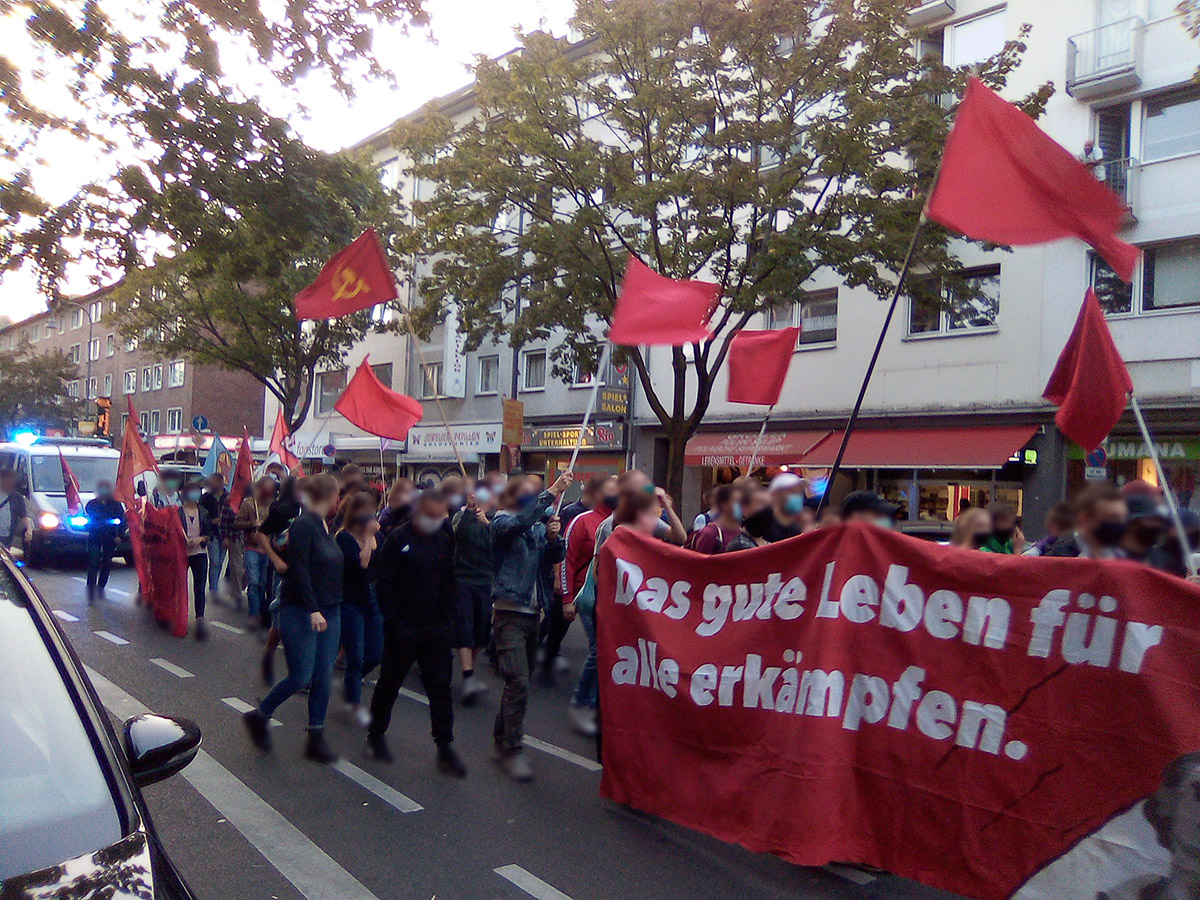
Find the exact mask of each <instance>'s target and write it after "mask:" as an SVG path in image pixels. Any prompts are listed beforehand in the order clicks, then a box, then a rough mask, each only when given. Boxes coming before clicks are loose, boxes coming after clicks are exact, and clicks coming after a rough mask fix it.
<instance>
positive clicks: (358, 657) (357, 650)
mask: <svg viewBox="0 0 1200 900" xmlns="http://www.w3.org/2000/svg"><path fill="white" fill-rule="evenodd" d="M375 505H376V504H375V495H374V494H373V493H371V492H370V491H359V492H358V493H357V494H355V495H354V496H353V497H352V498H351V499H350V500H349V502H348V503H347V504H346V506H345V515H344V516H343V517H342V528H341V530H340V531H339V532H338V533H337V542H338V546H339V547H341V548H342V554H343V556H345V559H346V562H345V571H344V575H343V580H342V581H343V596H342V649H343V650H344V651H345V653H346V673H345V676H344V680H343V686H344V690H345V694H344V697H345V701H346V707H347V710H348V711H349V712H350V715H351V716H352V717H353V718H354V721H355V722H357V723H358V724H359V725H361V726H362V727H364V728H365V727H366V726H367V725H369V724H371V716H370V713H368V712H367V710H366V709H365V708H363V705H362V683H363V676H365V675H367V674H368V673H369V672H371V671H372V670H373V669H374V668H375V667H376V666H377V665H379V658H380V656H381V655H382V654H383V616H382V615H380V613H379V601H378V600H377V599H376V596H375V584H374V567H373V565H372V562H373V559H374V556H375V552H376V541H375V539H376V536H377V534H378V532H379V520H378V519H376V518H375Z"/></svg>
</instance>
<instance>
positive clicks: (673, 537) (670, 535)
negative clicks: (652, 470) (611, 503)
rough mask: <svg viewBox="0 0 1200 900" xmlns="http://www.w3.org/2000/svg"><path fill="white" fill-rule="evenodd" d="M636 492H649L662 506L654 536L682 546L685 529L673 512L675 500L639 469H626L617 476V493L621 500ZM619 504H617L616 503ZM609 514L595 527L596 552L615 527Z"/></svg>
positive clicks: (685, 537)
mask: <svg viewBox="0 0 1200 900" xmlns="http://www.w3.org/2000/svg"><path fill="white" fill-rule="evenodd" d="M638 492H641V493H644V494H650V495H652V496H653V497H655V498H656V499H657V500H658V503H659V506H660V507H661V508H662V511H663V515H662V518H661V519H660V520H659V525H658V530H657V532H656V533H655V535H654V536H655V537H657V538H660V539H661V540H664V541H666V542H667V543H669V544H675V545H676V546H680V547H682V546H683V544H684V542H685V541H687V530H686V529H685V528H684V527H683V522H681V521H680V519H679V515H678V514H677V513H676V512H675V501H673V500H672V499H671V495H670V494H668V493H667V492H666V491H664V490H663V489H662V488H660V487H656V486H655V484H654V482H652V481H651V480H650V476H649V475H647V474H646V473H645V472H643V471H642V470H641V469H627V470H625V471H624V472H622V473H621V474H620V475H618V476H617V494H618V496H619V498H620V499H621V500H624V499H625V498H626V497H628V496H630V495H632V494H636V493H638ZM618 505H619V504H618ZM615 515H616V513H615V512H614V513H613V515H612V516H609V517H608V518H607V519H605V520H604V521H603V522H602V523H601V524H600V527H599V528H597V529H596V552H597V553H599V552H600V548H601V547H603V546H604V542H605V541H607V540H608V538H609V536H610V535H612V533H613V529H614V528H615V527H616V524H617V523H616V521H615V519H614V516H615Z"/></svg>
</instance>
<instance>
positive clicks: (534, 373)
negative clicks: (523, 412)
mask: <svg viewBox="0 0 1200 900" xmlns="http://www.w3.org/2000/svg"><path fill="white" fill-rule="evenodd" d="M545 389H546V351H545V350H529V351H526V352H525V353H523V354H522V355H521V390H523V391H542V390H545Z"/></svg>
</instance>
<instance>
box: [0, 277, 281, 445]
mask: <svg viewBox="0 0 1200 900" xmlns="http://www.w3.org/2000/svg"><path fill="white" fill-rule="evenodd" d="M110 290H111V289H110V288H104V289H101V290H99V291H96V292H95V293H92V294H87V295H85V296H82V297H76V298H72V299H69V300H64V301H63V302H62V303H60V304H58V305H57V306H56V307H55V308H54V309H53V310H50V311H47V312H44V313H39V314H38V315H35V316H31V317H30V318H28V319H25V320H23V321H21V322H15V323H13V324H11V325H8V326H5V327H4V328H0V351H7V350H14V349H16V348H17V347H19V346H21V345H22V344H28V345H29V346H30V347H31V348H32V349H33V350H34V351H35V352H37V353H53V352H60V353H65V354H66V355H67V357H68V358H69V359H70V360H71V361H72V362H73V363H75V365H76V366H77V371H78V377H77V378H76V379H75V380H73V381H71V382H70V383H69V385H68V390H69V392H70V394H71V396H73V397H78V398H80V399H82V400H85V401H87V405H86V407H85V412H84V413H83V419H84V420H85V421H86V420H91V421H98V420H99V418H100V416H101V414H102V412H103V411H102V409H101V405H100V404H98V403H97V402H96V401H101V402H102V401H103V399H105V398H107V399H109V400H111V401H112V411H111V420H110V428H109V433H110V435H111V437H112V438H113V439H114V441H118V440H120V438H121V434H122V432H123V429H124V426H125V420H126V419H127V418H128V413H127V412H126V397H129V398H131V399H132V400H133V406H134V408H135V409H136V410H137V412H138V416H139V418H140V424H141V428H142V432H143V433H144V434H145V435H146V438H147V440H149V442H150V444H151V446H152V447H154V451H155V455H156V456H159V457H160V458H161V457H164V456H168V457H169V456H171V455H172V454H174V453H176V452H178V451H187V450H189V449H191V448H192V446H193V440H192V430H191V422H192V419H193V418H194V417H195V416H197V415H202V416H204V417H205V418H206V419H207V420H208V424H209V430H211V431H212V432H213V433H215V434H220V435H222V436H231V437H240V436H241V434H242V427H243V426H246V427H248V428H249V429H250V433H251V435H257V434H258V432H259V430H260V429H261V428H262V423H263V387H262V385H261V384H259V383H258V382H257V381H255V380H254V379H253V378H251V377H250V376H249V375H246V374H244V373H242V372H231V371H229V370H227V369H222V368H218V367H216V366H197V365H194V364H192V363H191V362H188V361H186V360H183V359H164V358H162V357H160V356H157V355H151V354H150V353H147V352H144V351H142V350H140V349H139V348H138V345H137V340H136V339H127V338H124V337H122V336H121V335H120V333H118V331H117V329H116V327H115V324H114V322H113V311H114V309H115V304H114V301H113V300H111V299H110V298H109V297H108V296H107V295H108V293H109V292H110Z"/></svg>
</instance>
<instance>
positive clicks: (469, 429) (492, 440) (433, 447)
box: [399, 422, 502, 462]
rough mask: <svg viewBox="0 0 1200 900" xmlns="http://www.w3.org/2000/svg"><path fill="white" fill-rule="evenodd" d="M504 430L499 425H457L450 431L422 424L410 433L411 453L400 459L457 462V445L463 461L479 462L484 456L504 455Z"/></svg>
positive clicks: (409, 451)
mask: <svg viewBox="0 0 1200 900" xmlns="http://www.w3.org/2000/svg"><path fill="white" fill-rule="evenodd" d="M501 428H502V425H501V423H499V422H487V423H485V424H482V425H453V426H451V428H450V430H449V431H447V430H446V428H445V426H442V425H418V426H417V427H415V428H413V429H412V430H411V431H409V433H408V451H407V452H406V453H404V454H402V455H401V456H400V457H399V459H401V460H402V461H404V462H425V461H441V460H448V459H454V448H455V446H457V447H458V452H459V453H460V454H462V456H463V459H469V460H471V461H477V460H478V459H479V455H480V454H481V453H499V452H500V431H501ZM451 435H453V438H454V440H453V441H451Z"/></svg>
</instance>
